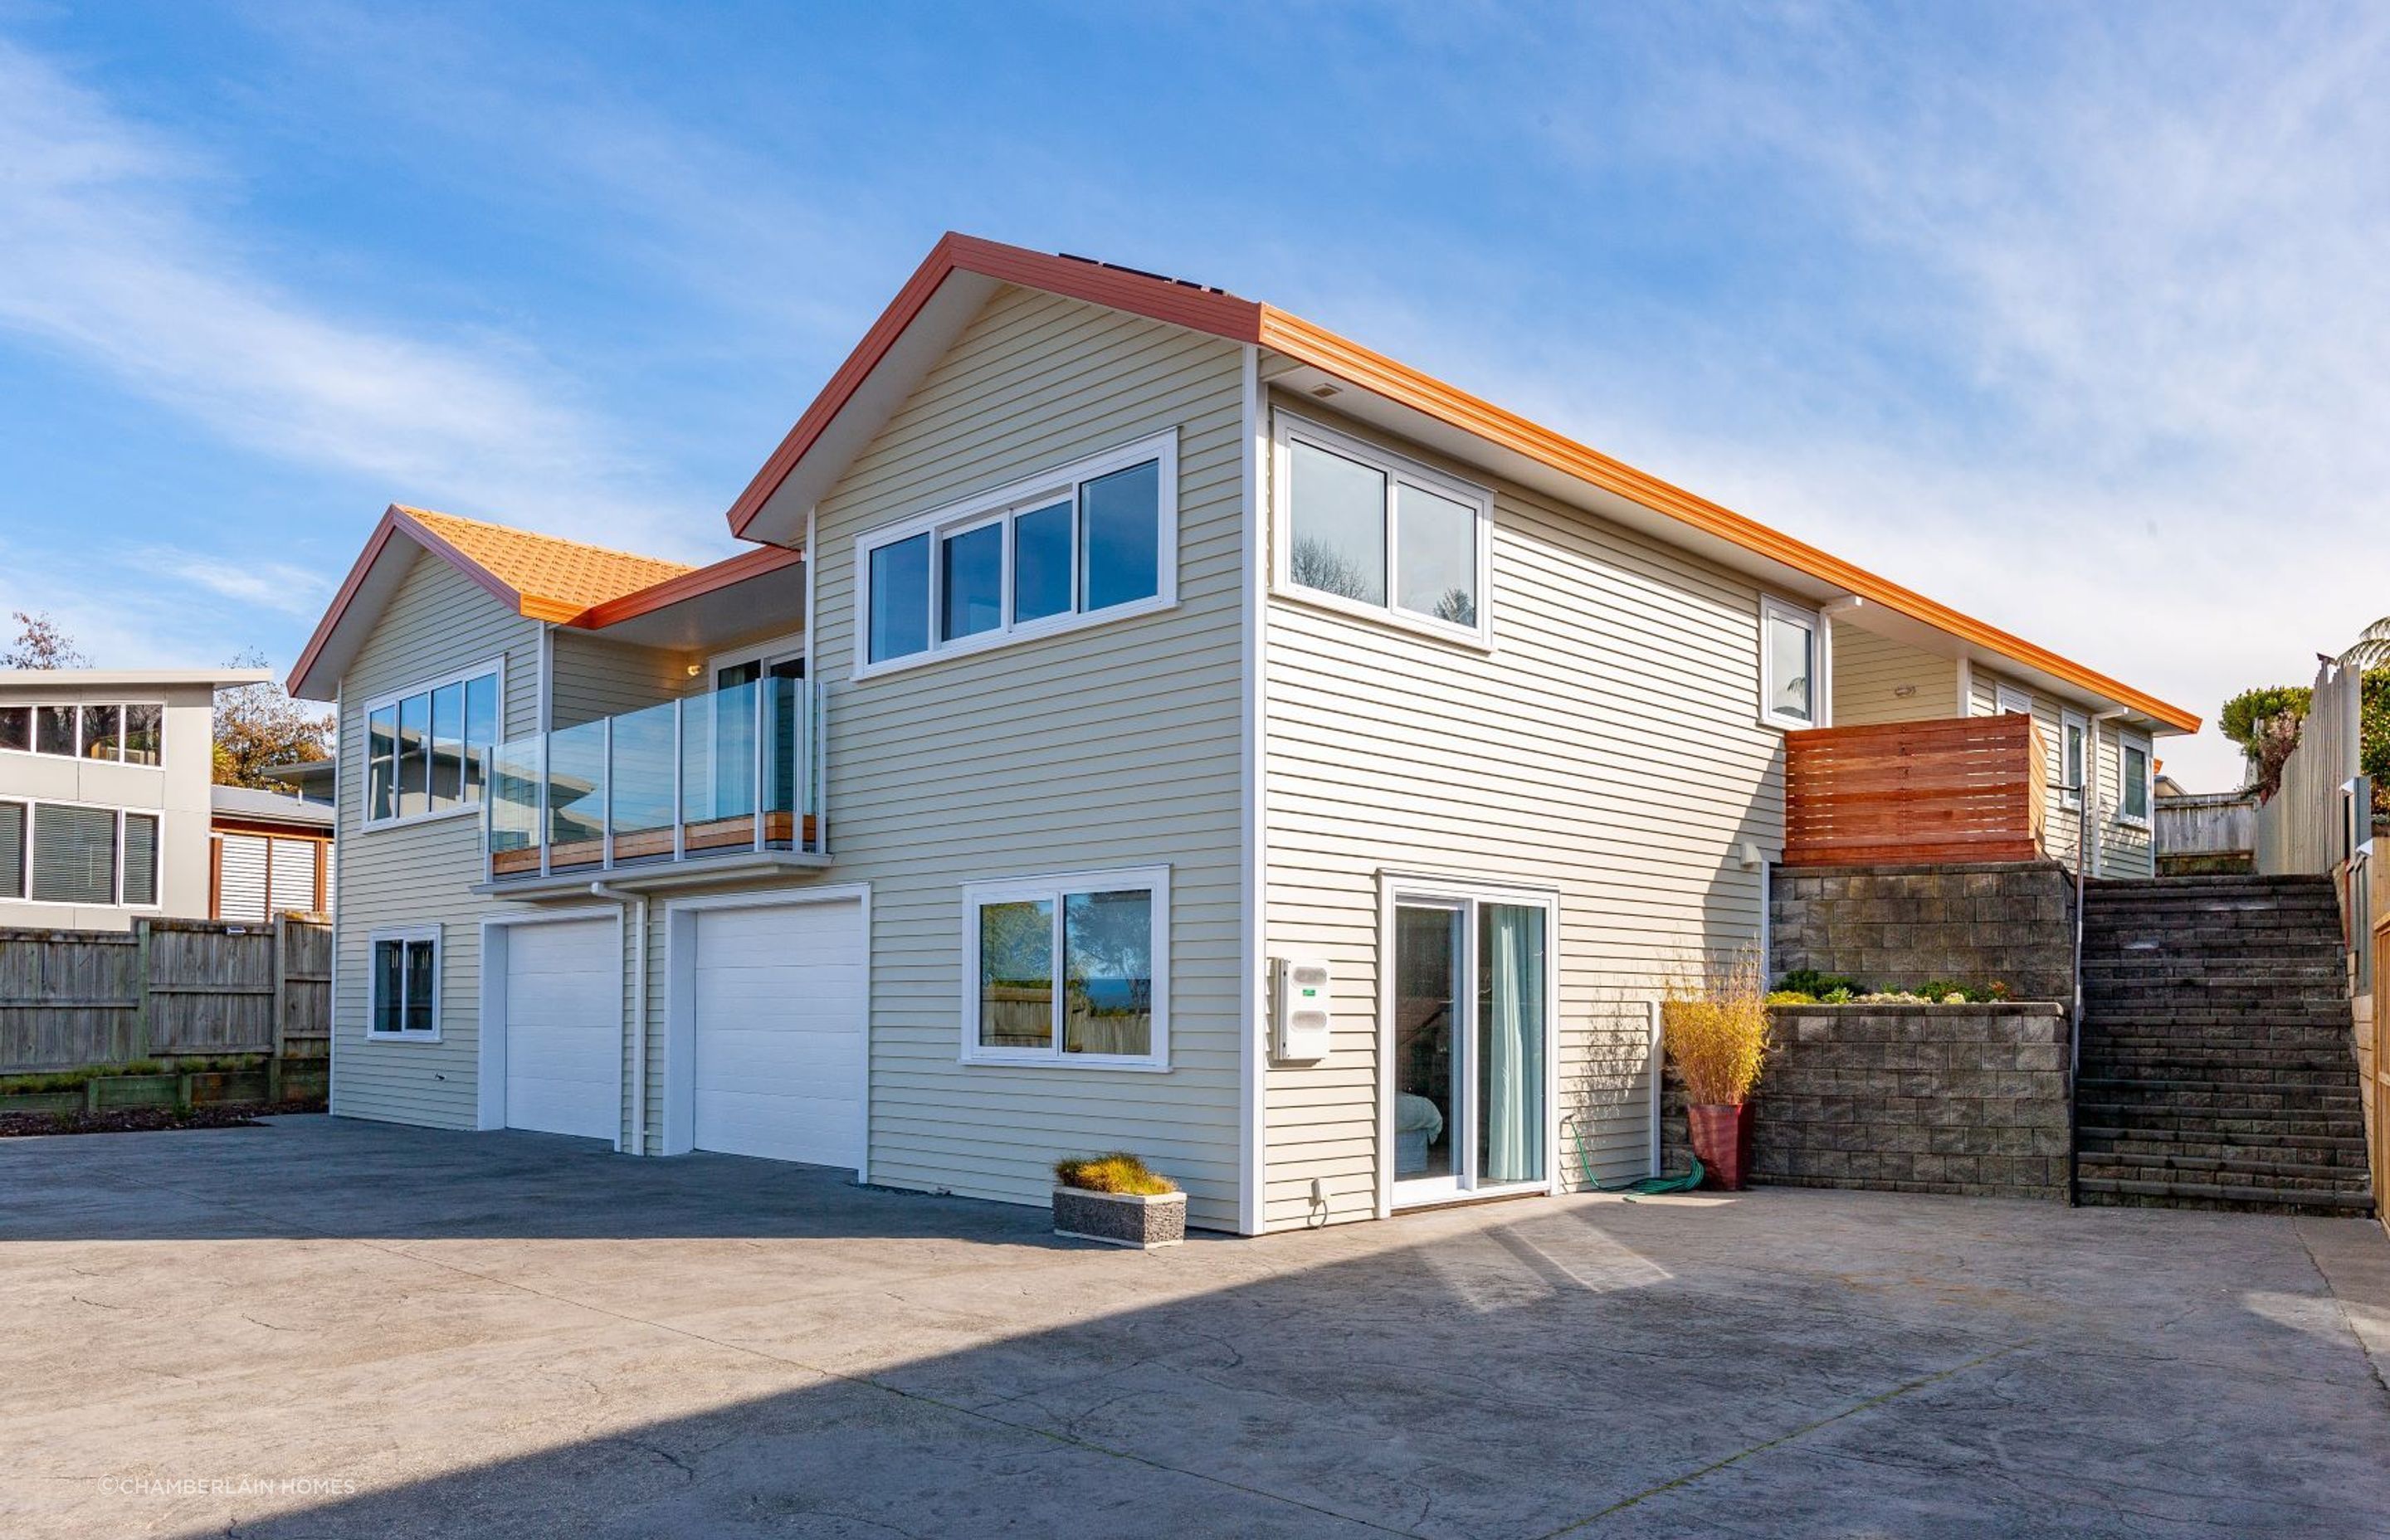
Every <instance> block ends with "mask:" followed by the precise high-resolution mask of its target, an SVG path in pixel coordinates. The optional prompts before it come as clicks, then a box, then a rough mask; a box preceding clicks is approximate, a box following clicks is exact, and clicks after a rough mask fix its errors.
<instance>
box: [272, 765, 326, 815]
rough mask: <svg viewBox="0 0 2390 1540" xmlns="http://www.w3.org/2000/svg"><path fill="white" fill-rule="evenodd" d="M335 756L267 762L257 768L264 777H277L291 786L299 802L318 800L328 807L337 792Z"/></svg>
mask: <svg viewBox="0 0 2390 1540" xmlns="http://www.w3.org/2000/svg"><path fill="white" fill-rule="evenodd" d="M339 768H340V764H339V762H338V761H337V760H332V759H306V760H295V761H293V762H292V763H290V764H269V765H267V766H266V767H265V768H264V769H263V770H261V771H259V772H258V774H260V775H262V776H264V777H265V778H266V779H268V780H271V781H277V782H279V783H281V784H282V785H284V786H287V787H289V789H290V794H291V795H292V796H294V797H297V798H298V799H300V800H301V801H302V802H321V803H323V804H324V805H325V806H327V807H329V806H330V805H331V804H332V802H334V801H335V800H336V799H337V797H338V795H339V786H340V777H339Z"/></svg>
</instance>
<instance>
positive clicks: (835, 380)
mask: <svg viewBox="0 0 2390 1540" xmlns="http://www.w3.org/2000/svg"><path fill="white" fill-rule="evenodd" d="M957 272H967V273H975V274H978V275H980V276H983V277H989V278H994V279H996V280H997V281H999V282H1002V283H1010V284H1017V285H1019V286H1021V287H1022V288H1024V289H1040V290H1043V291H1045V292H1047V293H1052V294H1060V295H1063V296H1066V297H1068V298H1072V299H1078V300H1085V301H1087V302H1090V303H1093V304H1100V305H1108V306H1110V307H1111V308H1113V309H1115V310H1123V311H1126V312H1128V313H1130V314H1137V315H1144V316H1147V317H1150V318H1151V319H1153V320H1158V321H1166V322H1169V323H1171V324H1173V325H1176V326H1182V327H1189V329H1191V330H1195V331H1201V332H1206V333H1209V334H1210V335H1212V336H1214V337H1221V338H1226V339H1227V340H1230V341H1234V342H1245V343H1255V344H1258V345H1261V346H1264V347H1267V348H1271V349H1273V350H1275V351H1277V352H1278V353H1283V354H1285V355H1286V356H1288V357H1290V358H1293V359H1295V360H1297V361H1299V362H1301V363H1304V364H1308V365H1310V366H1313V367H1315V368H1317V369H1321V370H1324V371H1325V372H1327V373H1329V374H1331V375H1334V376H1335V377H1336V378H1338V379H1343V380H1345V381H1347V382H1349V383H1351V384H1354V385H1356V386H1359V387H1360V388H1361V389H1363V390H1367V391H1373V392H1375V393H1377V394H1379V395H1381V396H1383V397H1384V398H1386V399H1387V400H1390V401H1394V402H1396V403H1399V404H1402V405H1405V406H1408V407H1410V408H1412V409H1413V410H1415V411H1419V412H1421V413H1424V414H1426V415H1427V416H1429V417H1433V418H1435V419H1437V420H1438V421H1441V422H1444V423H1446V424H1448V425H1450V426H1452V427H1454V428H1458V429H1459V430H1462V431H1464V432H1467V433H1471V434H1474V435H1476V436H1477V437H1479V438H1481V439H1484V441H1486V442H1487V443H1493V444H1497V445H1499V446H1501V447H1502V448H1505V449H1509V450H1511V451H1513V452H1515V453H1517V454H1520V455H1523V456H1527V457H1528V458H1529V459H1532V460H1535V461H1536V462H1537V463H1538V464H1541V465H1544V466H1547V467H1549V468H1551V469H1554V470H1557V471H1560V472H1561V474H1563V475H1567V476H1573V477H1575V478H1576V479H1578V480H1580V481H1587V482H1589V483H1591V484H1593V485H1595V486H1598V487H1600V488H1602V489H1604V490H1605V491H1608V492H1612V493H1614V494H1617V495H1619V496H1622V497H1625V498H1627V499H1629V500H1631V501H1633V502H1636V503H1639V504H1641V505H1642V506H1644V507H1649V508H1652V509H1654V510H1656V511H1658V512H1660V513H1663V514H1665V515H1667V516H1668V517H1670V518H1672V519H1675V520H1678V521H1679V522H1681V523H1684V524H1687V525H1689V526H1690V527H1691V528H1693V529H1696V530H1699V531H1701V532H1703V533H1706V534H1710V535H1713V536H1715V537H1716V538H1718V539H1721V540H1724V541H1727V542H1728V543H1729V544H1732V545H1738V546H1741V548H1743V549H1744V550H1747V551H1750V552H1752V553H1753V554H1754V555H1757V556H1760V557H1764V558H1767V559H1769V560H1772V561H1778V562H1781V563H1783V564H1784V565H1785V566H1788V567H1792V568H1794V569H1796V570H1798V571H1804V572H1806V573H1808V574H1809V575H1811V576H1813V577H1815V578H1818V579H1819V580H1820V581H1822V582H1825V583H1829V584H1834V585H1835V586H1837V587H1840V588H1842V589H1844V591H1846V592H1848V593H1851V594H1855V595H1857V596H1858V597H1861V598H1864V599H1867V600H1869V601H1870V602H1872V603H1876V604H1881V605H1882V606H1883V607H1884V608H1885V609H1887V610H1895V611H1897V612H1899V613H1901V614H1904V615H1907V616H1909V617H1910V618H1911V619H1914V620H1918V621H1921V622H1924V623H1926V624H1927V625H1930V626H1933V627H1934V628H1935V629H1936V630H1939V631H1942V632H1944V633H1946V634H1947V635H1951V636H1954V637H1957V638H1958V639H1960V641H1963V642H1965V643H1967V644H1969V645H1970V646H1972V647H1977V648H1983V649H1984V650H1985V651H1986V652H1991V653H1995V654H1997V655H1998V656H2000V657H2004V658H2007V659H2010V660H2011V661H2015V662H2018V663H2023V664H2024V665H2026V666H2027V667H2030V668H2034V669H2038V670H2040V671H2041V672H2043V673H2045V674H2049V675H2051V676H2052V677H2054V678H2058V679H2062V680H2064V681H2066V682H2067V683H2069V684H2072V685H2074V686H2075V687H2077V688H2080V689H2083V690H2085V691H2087V692H2088V693H2091V694H2094V695H2098V696H2101V697H2102V698H2104V699H2110V700H2115V701H2118V702H2121V703H2122V704H2124V705H2126V706H2128V707H2130V708H2131V709H2133V710H2134V711H2137V712H2141V713H2142V714H2144V715H2146V716H2148V717H2150V718H2151V719H2152V720H2154V721H2157V722H2162V723H2165V725H2168V726H2171V727H2175V728H2178V729H2179V730H2181V731H2183V732H2186V733H2190V732H2196V731H2198V730H2199V717H2198V715H2197V714H2196V713H2194V712H2187V711H2184V710H2183V709H2182V708H2181V707H2179V706H2175V705H2171V704H2169V703H2167V702H2166V701H2164V700H2161V699H2158V698H2157V697H2155V696H2153V695H2150V694H2148V693H2146V692H2144V691H2141V690H2137V689H2135V688H2133V687H2131V686H2129V685H2127V684H2125V683H2124V682H2123V681H2122V680H2119V679H2115V678H2113V677H2111V676H2110V675H2108V674H2101V673H2100V672H2099V671H2098V670H2096V669H2091V668H2087V667H2085V666H2084V665H2082V664H2080V663H2077V662H2075V661H2072V660H2071V659H2067V658H2063V657H2061V656H2060V655H2059V654H2057V653H2055V652H2052V651H2050V650H2049V648H2045V647H2041V646H2039V645H2037V644H2036V643H2033V642H2028V641H2026V640H2025V639H2024V638H2023V637H2022V636H2018V635H2013V634H2012V633H2010V632H2007V631H2003V630H2001V629H2000V628H1999V627H1998V626H1996V625H1992V624H1990V623H1989V622H1985V621H1979V620H1977V619H1975V618H1974V617H1972V616H1971V615H1967V614H1965V613H1962V612H1961V611H1960V610H1954V609H1952V608H1951V607H1950V606H1948V605H1947V604H1943V603H1941V602H1940V601H1938V600H1935V599H1931V598H1928V597H1925V596H1924V595H1922V594H1920V593H1918V592H1917V591H1916V590H1914V589H1911V588H1908V587H1905V586H1903V585H1902V584H1896V583H1894V582H1892V581H1891V580H1890V579H1888V578H1882V577H1878V576H1877V575H1876V574H1874V573H1872V572H1870V571H1867V570H1866V569H1864V568H1862V567H1859V566H1857V565H1855V564H1854V563H1852V562H1849V561H1845V560H1844V559H1843V558H1840V557H1837V556H1834V555H1831V553H1829V552H1827V551H1824V550H1821V549H1819V548H1818V546H1815V545H1810V544H1808V543H1807V542H1806V541H1803V540H1798V539H1795V538H1794V537H1792V535H1789V534H1786V533H1783V532H1782V531H1780V530H1776V529H1771V528H1769V527H1768V526H1767V525H1765V524H1762V523H1760V522H1759V521H1758V520H1754V519H1750V518H1747V517H1745V516H1744V515H1742V514H1739V513H1736V512H1735V511H1734V510H1733V509H1731V508H1728V507H1724V506H1723V505H1721V504H1717V503H1714V502H1711V501H1710V500H1709V499H1707V498H1705V497H1702V496H1699V495H1697V494H1693V493H1690V492H1687V491H1685V490H1684V489H1683V488H1681V487H1677V486H1675V485H1672V484H1671V483H1669V482H1667V481H1662V480H1660V479H1659V478H1658V477H1656V476H1652V475H1651V474H1649V473H1648V472H1645V471H1641V470H1638V469H1636V468H1634V467H1633V466H1630V465H1627V464H1626V463H1625V462H1624V461H1621V460H1617V459H1613V458H1612V457H1611V456H1607V455H1604V454H1602V453H1601V452H1600V451H1599V450H1596V449H1591V448H1588V447H1587V446H1586V445H1584V444H1581V443H1576V442H1575V441H1574V440H1573V439H1570V438H1567V437H1565V436H1564V435H1561V434H1560V433H1556V432H1553V431H1552V430H1550V429H1548V428H1545V427H1542V426H1540V425H1538V424H1536V423H1534V422H1531V421H1529V420H1528V419H1527V418H1525V417H1521V416H1519V415H1518V414H1517V413H1515V412H1510V411H1506V410H1504V409H1503V408H1502V407H1499V406H1497V405H1495V404H1492V403H1491V402H1488V401H1484V400H1483V399H1481V398H1479V397H1477V396H1474V395H1471V394H1470V393H1469V392H1468V391H1463V390H1460V389H1458V388H1457V387H1455V386H1452V385H1448V384H1446V383H1445V382H1444V381H1442V380H1440V379H1435V378H1433V376H1430V375H1427V374H1423V373H1421V372H1420V371H1419V370H1417V369H1414V368H1411V367H1410V366H1407V365H1406V364H1401V363H1398V362H1396V361H1395V360H1394V359H1392V358H1388V357H1387V356H1385V355H1384V354H1382V353H1376V352H1374V351H1372V350H1370V349H1368V348H1366V347H1363V346H1362V345H1361V344H1360V343H1358V342H1355V341H1352V340H1349V339H1347V338H1344V337H1341V336H1339V335H1337V334H1336V333H1335V332H1332V331H1330V330H1329V329H1328V328H1327V327H1320V326H1315V325H1313V324H1312V323H1311V322H1309V321H1306V320H1304V319H1303V318H1302V317H1301V316H1298V315H1292V314H1288V313H1287V312H1285V311H1282V310H1279V309H1277V308H1276V307H1274V306H1271V305H1267V304H1264V303H1261V302H1257V301H1253V300H1244V299H1239V298H1238V297H1237V296H1235V295H1233V294H1228V293H1225V292H1223V291H1222V290H1219V289H1206V288H1203V287H1201V286H1200V285H1195V284H1189V283H1185V282H1181V281H1179V280H1176V279H1172V278H1164V277H1159V276H1154V275H1152V274H1148V273H1138V272H1136V271H1133V270H1131V269H1127V268H1119V267H1111V266H1107V265H1105V264H1103V263H1093V262H1086V261H1082V260H1081V259H1079V258H1076V257H1060V256H1054V255H1051V254H1049V253H1047V252H1043V251H1032V250H1026V249H1024V248H1022V247H1018V246H1006V245H1003V244H1001V243H999V242H996V241H991V240H982V239H980V238H978V237H973V236H964V235H957V234H955V233H953V232H951V231H950V232H948V233H947V234H946V236H945V237H944V238H942V239H941V240H940V241H939V242H938V244H937V245H936V246H935V247H933V248H932V250H931V251H930V254H929V256H928V258H927V259H926V260H924V261H923V262H922V263H921V265H920V266H919V268H918V269H916V270H915V271H914V274H913V276H912V277H911V278H909V279H907V280H906V284H905V287H904V288H903V289H900V290H898V291H897V294H896V298H895V299H894V301H893V302H891V303H890V304H889V306H888V308H887V310H885V311H884V312H882V313H881V314H880V319H879V320H878V321H876V322H874V323H873V325H872V327H871V329H870V330H869V331H867V332H866V333H864V336H863V340H861V341H860V342H858V343H857V344H856V345H855V348H854V352H853V353H850V354H849V355H848V356H847V359H846V362H845V363H843V364H842V365H840V366H839V368H838V371H837V373H835V374H833V375H831V376H830V378H829V383H828V384H826V385H825V386H823V388H822V391H821V393H820V394H819V395H818V396H816V398H815V399H814V402H813V404H812V405H810V406H808V407H806V408H805V412H804V415H803V416H802V417H799V418H798V419H797V421H796V424H795V426H794V427H792V428H790V430H789V432H788V435H787V436H786V437H785V438H783V439H782V440H781V441H780V443H779V446H778V447H777V448H776V449H775V450H774V451H773V452H772V455H771V457H770V458H768V459H766V460H765V462H764V467H763V468H762V469H761V470H759V471H757V472H756V473H755V477H754V480H753V481H750V482H749V483H748V485H747V488H746V490H745V491H743V492H742V493H740V494H739V499H738V501H737V502H735V503H733V504H732V505H731V507H730V510H729V520H730V527H731V530H732V532H733V533H739V534H742V535H743V534H744V533H746V530H747V526H748V525H749V524H750V523H752V521H753V520H754V518H755V516H756V514H757V513H758V512H759V511H760V510H761V509H762V508H763V507H764V505H765V503H766V502H767V501H769V500H770V498H771V496H772V494H773V493H774V492H776V491H777V490H778V488H779V486H780V484H781V482H783V481H786V480H788V478H789V475H790V472H791V471H792V470H793V469H795V468H796V466H797V463H798V462H799V461H800V460H802V459H803V458H804V456H805V455H806V454H807V452H808V451H810V450H811V449H812V448H813V446H814V444H815V443H816V441H818V440H819V439H820V437H821V436H822V434H823V432H824V431H825V430H827V429H828V428H829V425H830V423H831V422H832V421H833V420H834V419H835V418H836V417H838V415H839V413H840V411H841V410H842V409H843V408H844V407H845V405H846V404H847V403H848V402H849V401H850V400H852V399H853V398H854V394H855V392H856V391H859V390H860V389H862V387H863V384H864V382H865V380H866V379H868V378H869V377H870V375H871V372H872V370H873V369H874V368H875V367H877V366H879V364H880V361H881V360H882V359H883V358H885V357H886V356H887V354H888V352H889V350H890V349H891V348H893V347H894V346H895V344H896V340H897V339H898V338H900V337H902V336H903V335H904V332H905V329H906V327H908V326H909V325H911V324H912V322H913V320H914V319H915V318H916V317H917V316H919V314H920V313H921V311H922V309H923V307H925V306H926V305H928V304H929V302H930V300H931V297H932V296H933V295H934V294H936V293H937V291H938V287H939V285H941V284H943V283H944V282H945V280H946V279H947V277H948V276H951V275H953V274H955V273H957Z"/></svg>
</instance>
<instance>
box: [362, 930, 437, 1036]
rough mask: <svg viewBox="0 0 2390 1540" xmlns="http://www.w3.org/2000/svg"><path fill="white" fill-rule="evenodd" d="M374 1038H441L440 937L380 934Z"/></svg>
mask: <svg viewBox="0 0 2390 1540" xmlns="http://www.w3.org/2000/svg"><path fill="white" fill-rule="evenodd" d="M368 1011H369V1015H368V1019H367V1020H366V1035H368V1036H371V1037H399V1038H423V1039H436V1038H437V1037H438V1036H439V1035H440V932H439V930H437V929H436V928H435V929H430V930H378V931H376V932H375V933H374V937H373V976H372V980H371V1000H370V1002H369V1006H368Z"/></svg>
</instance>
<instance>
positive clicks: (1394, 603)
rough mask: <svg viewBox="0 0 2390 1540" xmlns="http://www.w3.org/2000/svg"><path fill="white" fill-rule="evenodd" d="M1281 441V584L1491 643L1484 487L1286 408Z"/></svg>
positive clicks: (1488, 506)
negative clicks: (1283, 513)
mask: <svg viewBox="0 0 2390 1540" xmlns="http://www.w3.org/2000/svg"><path fill="white" fill-rule="evenodd" d="M1277 446H1278V456H1279V467H1280V474H1279V498H1280V507H1282V508H1283V509H1284V510H1285V517H1284V519H1283V520H1282V521H1281V528H1280V535H1281V539H1280V547H1281V558H1280V561H1281V567H1280V571H1279V586H1280V587H1282V588H1286V589H1291V590H1300V591H1301V592H1302V594H1303V596H1304V597H1307V598H1313V599H1326V600H1329V601H1330V602H1331V603H1333V604H1335V605H1337V606H1338V607H1340V608H1341V607H1343V606H1358V607H1360V608H1362V609H1365V610H1382V611H1385V612H1386V615H1387V617H1388V618H1391V619H1394V620H1398V621H1401V622H1405V623H1420V626H1421V629H1425V630H1431V631H1438V630H1440V631H1448V632H1456V633H1460V634H1464V635H1467V636H1468V637H1469V638H1470V639H1471V640H1474V641H1477V642H1480V643H1485V642H1487V641H1488V640H1489V638H1490V629H1489V626H1488V623H1487V615H1486V603H1485V597H1486V596H1485V581H1486V542H1487V541H1488V539H1489V538H1490V535H1491V531H1492V527H1493V522H1494V500H1493V497H1492V495H1491V494H1489V493H1487V492H1486V491H1485V490H1484V488H1482V487H1475V486H1471V485H1470V484H1468V483H1467V482H1465V481H1454V480H1452V479H1451V478H1449V477H1446V476H1442V475H1439V474H1437V473H1436V472H1434V471H1432V470H1429V469H1427V468H1424V467H1422V466H1417V465H1413V464H1412V463H1411V462H1409V461H1407V460H1405V459H1403V458H1402V457H1400V456H1395V455H1391V454H1388V453H1387V452H1386V451H1384V450H1381V449H1379V448H1377V447H1375V446H1374V445H1371V444H1368V443H1363V442H1361V441H1360V440H1358V439H1354V438H1350V437H1347V436H1346V435H1344V434H1343V433H1338V432H1333V431H1331V430H1328V429H1325V428H1321V427H1317V426H1316V425H1314V424H1312V423H1308V422H1304V421H1303V420H1302V419H1300V418H1298V417H1291V416H1286V415H1281V416H1280V417H1279V419H1278V441H1277Z"/></svg>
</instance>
